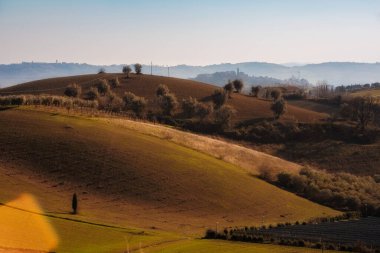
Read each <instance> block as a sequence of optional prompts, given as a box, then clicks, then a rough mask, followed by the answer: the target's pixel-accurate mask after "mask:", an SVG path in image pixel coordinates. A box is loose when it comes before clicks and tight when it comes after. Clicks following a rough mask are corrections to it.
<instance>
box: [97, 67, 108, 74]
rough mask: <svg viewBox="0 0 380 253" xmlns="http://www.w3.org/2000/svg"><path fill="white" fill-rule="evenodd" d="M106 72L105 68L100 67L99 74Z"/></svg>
mask: <svg viewBox="0 0 380 253" xmlns="http://www.w3.org/2000/svg"><path fill="white" fill-rule="evenodd" d="M105 73H106V70H105V68H100V69H99V71H98V74H105Z"/></svg>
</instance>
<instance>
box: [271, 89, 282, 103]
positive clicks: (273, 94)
mask: <svg viewBox="0 0 380 253" xmlns="http://www.w3.org/2000/svg"><path fill="white" fill-rule="evenodd" d="M281 95H282V93H281V90H279V89H274V90H272V91H271V92H270V96H271V98H273V100H274V101H276V100H278V99H280V98H281Z"/></svg>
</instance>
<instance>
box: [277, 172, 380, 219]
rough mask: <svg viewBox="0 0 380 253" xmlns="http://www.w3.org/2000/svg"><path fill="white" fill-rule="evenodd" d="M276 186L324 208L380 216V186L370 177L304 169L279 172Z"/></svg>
mask: <svg viewBox="0 0 380 253" xmlns="http://www.w3.org/2000/svg"><path fill="white" fill-rule="evenodd" d="M273 183H274V184H276V185H278V186H280V187H282V188H284V189H286V190H289V191H291V192H294V193H296V194H298V195H301V196H303V197H305V198H307V199H310V200H312V201H315V202H317V203H320V204H323V205H327V206H330V207H333V208H336V209H340V210H351V211H360V212H361V213H362V214H363V215H376V216H380V185H379V184H378V183H376V181H375V180H374V179H373V178H372V177H369V176H367V177H360V176H355V175H352V174H349V173H343V172H340V173H334V174H333V173H326V172H323V171H317V170H312V169H309V168H303V169H301V171H300V172H299V174H290V173H286V172H282V173H279V174H278V175H277V180H276V181H275V182H273Z"/></svg>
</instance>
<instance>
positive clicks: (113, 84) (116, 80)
mask: <svg viewBox="0 0 380 253" xmlns="http://www.w3.org/2000/svg"><path fill="white" fill-rule="evenodd" d="M110 83H111V87H112V88H116V87H119V86H120V82H119V78H117V77H116V78H114V79H111V80H110Z"/></svg>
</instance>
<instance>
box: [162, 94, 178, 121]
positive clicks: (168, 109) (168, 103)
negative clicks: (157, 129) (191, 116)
mask: <svg viewBox="0 0 380 253" xmlns="http://www.w3.org/2000/svg"><path fill="white" fill-rule="evenodd" d="M158 103H159V105H160V107H161V110H162V113H163V114H164V115H167V116H173V115H174V113H175V111H176V110H177V108H178V101H177V98H176V96H175V95H174V94H172V93H168V94H165V95H163V96H159V98H158Z"/></svg>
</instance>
